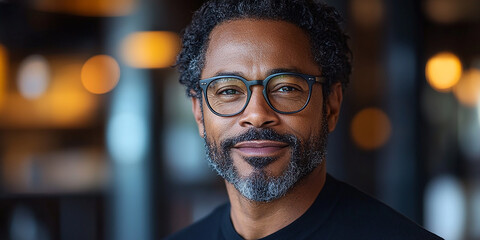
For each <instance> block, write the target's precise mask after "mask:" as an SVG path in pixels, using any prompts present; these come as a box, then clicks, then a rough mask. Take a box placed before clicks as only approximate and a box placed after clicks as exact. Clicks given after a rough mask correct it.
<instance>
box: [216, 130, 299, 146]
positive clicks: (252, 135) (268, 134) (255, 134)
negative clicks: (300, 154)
mask: <svg viewBox="0 0 480 240" xmlns="http://www.w3.org/2000/svg"><path fill="white" fill-rule="evenodd" d="M253 140H270V141H277V142H283V143H286V144H288V145H290V146H293V145H296V144H297V143H298V138H297V137H296V136H295V135H292V134H280V133H278V132H277V131H275V130H273V129H271V128H260V129H259V128H250V129H249V130H247V131H246V132H245V133H242V134H240V135H238V136H235V137H232V138H227V139H225V140H223V141H222V143H221V145H220V147H221V148H222V149H223V150H229V149H230V148H232V147H233V146H235V145H236V144H237V143H240V142H245V141H253Z"/></svg>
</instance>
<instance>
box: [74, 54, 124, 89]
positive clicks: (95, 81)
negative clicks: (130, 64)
mask: <svg viewBox="0 0 480 240" xmlns="http://www.w3.org/2000/svg"><path fill="white" fill-rule="evenodd" d="M81 78H82V84H83V86H84V87H85V88H86V89H87V90H88V91H89V92H91V93H95V94H102V93H106V92H109V91H111V90H112V89H113V88H114V87H115V86H116V85H117V83H118V80H119V79H120V67H119V66H118V63H117V61H115V59H113V58H112V57H110V56H107V55H97V56H93V57H91V58H90V59H88V60H87V61H86V62H85V64H84V65H83V67H82V72H81Z"/></svg>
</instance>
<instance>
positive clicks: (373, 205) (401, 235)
mask: <svg viewBox="0 0 480 240" xmlns="http://www.w3.org/2000/svg"><path fill="white" fill-rule="evenodd" d="M334 182H335V185H336V188H337V189H338V191H339V194H340V197H339V199H338V202H337V206H336V207H335V215H334V217H333V218H335V219H336V222H337V223H338V225H337V227H339V228H343V229H345V230H347V231H343V233H346V234H348V233H355V235H356V236H358V237H359V239H368V238H370V239H371V237H379V238H384V237H386V238H388V239H441V238H440V237H438V236H436V235H435V234H433V233H431V232H429V231H427V230H425V229H424V228H422V227H421V226H419V225H417V224H416V223H414V222H413V221H412V220H410V219H408V218H407V217H405V216H403V215H402V214H400V213H398V212H397V211H395V210H394V209H392V208H391V207H389V206H387V205H386V204H384V203H382V202H380V201H379V200H377V199H374V198H373V197H371V196H369V195H367V194H365V193H363V192H361V191H360V190H358V189H356V188H355V187H353V186H351V185H348V184H346V183H343V182H341V181H338V180H334ZM338 230H340V229H338ZM362 236H364V238H362Z"/></svg>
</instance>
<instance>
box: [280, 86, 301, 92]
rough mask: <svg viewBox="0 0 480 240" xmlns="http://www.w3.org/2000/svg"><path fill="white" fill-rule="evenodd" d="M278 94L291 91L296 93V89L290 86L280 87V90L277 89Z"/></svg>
mask: <svg viewBox="0 0 480 240" xmlns="http://www.w3.org/2000/svg"><path fill="white" fill-rule="evenodd" d="M277 91H279V92H292V91H298V89H296V88H295V87H292V86H282V87H280V88H278V90H277Z"/></svg>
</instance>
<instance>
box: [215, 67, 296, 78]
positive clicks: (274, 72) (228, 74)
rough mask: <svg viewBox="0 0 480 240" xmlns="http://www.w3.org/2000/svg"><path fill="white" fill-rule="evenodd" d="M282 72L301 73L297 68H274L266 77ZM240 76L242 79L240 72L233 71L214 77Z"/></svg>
mask: <svg viewBox="0 0 480 240" xmlns="http://www.w3.org/2000/svg"><path fill="white" fill-rule="evenodd" d="M282 72H295V73H301V72H300V71H298V69H297V68H275V69H272V70H270V71H268V75H267V76H270V75H272V74H276V73H282ZM231 75H233V76H240V77H244V74H243V73H242V72H239V71H233V72H217V73H216V74H215V75H214V77H218V76H231Z"/></svg>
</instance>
